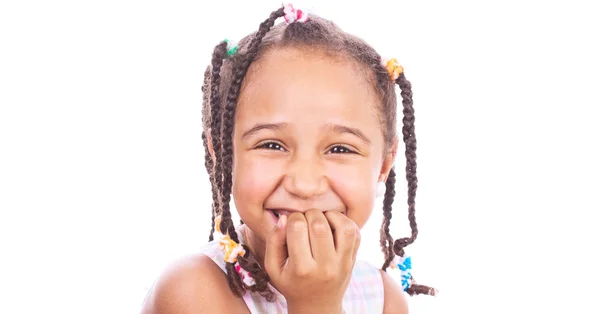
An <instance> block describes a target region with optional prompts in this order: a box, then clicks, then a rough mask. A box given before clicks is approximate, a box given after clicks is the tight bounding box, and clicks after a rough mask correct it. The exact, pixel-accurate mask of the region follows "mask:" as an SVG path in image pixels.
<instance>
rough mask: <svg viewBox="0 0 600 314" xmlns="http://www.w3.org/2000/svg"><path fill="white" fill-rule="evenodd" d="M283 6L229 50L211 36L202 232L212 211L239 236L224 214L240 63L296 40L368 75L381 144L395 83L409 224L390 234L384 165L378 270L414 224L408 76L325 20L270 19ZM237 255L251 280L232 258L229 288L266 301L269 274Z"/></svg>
mask: <svg viewBox="0 0 600 314" xmlns="http://www.w3.org/2000/svg"><path fill="white" fill-rule="evenodd" d="M284 14H285V13H284V8H279V9H278V10H275V11H273V12H271V14H270V15H269V17H268V18H267V19H266V20H264V21H263V22H262V23H261V24H260V26H259V28H258V30H257V31H256V32H254V33H252V34H250V35H248V36H246V37H244V38H243V39H242V40H240V42H239V48H238V51H237V53H236V54H234V55H233V56H229V55H228V54H227V42H226V41H223V42H221V43H219V44H218V45H217V46H216V47H215V48H214V50H213V54H212V60H211V64H210V66H209V67H208V69H207V70H206V72H205V79H204V86H203V92H204V98H203V108H202V114H203V115H204V117H205V118H204V119H203V129H204V132H203V136H202V139H203V142H204V147H205V149H206V150H207V153H206V156H205V165H206V169H207V171H208V172H209V177H210V181H211V187H212V194H213V203H212V205H213V211H212V216H213V222H212V226H211V232H210V235H209V240H211V241H212V240H213V233H214V231H215V222H214V217H215V216H216V215H219V216H220V218H221V219H220V225H219V226H218V228H219V229H220V230H221V231H222V232H223V233H224V234H228V235H229V236H230V238H231V239H232V240H233V241H235V242H236V243H240V239H239V238H238V234H237V232H236V229H235V225H234V223H233V220H232V218H231V209H230V200H231V191H232V165H233V139H232V133H233V127H234V117H235V113H236V108H237V101H238V98H239V95H240V90H241V89H242V86H243V82H244V78H245V76H246V73H247V71H248V68H249V67H250V65H251V64H252V62H255V61H257V60H259V59H260V58H261V57H262V55H263V54H264V53H265V52H266V51H267V50H270V49H277V48H287V47H297V48H308V49H314V50H319V51H322V52H325V53H330V54H332V55H336V56H343V57H347V58H349V60H352V61H353V62H356V63H357V64H358V65H360V66H361V69H363V70H364V72H365V73H364V74H365V76H366V77H367V79H368V80H369V81H370V83H372V84H373V86H375V88H376V91H377V92H378V94H379V98H380V100H381V108H379V110H378V113H379V114H378V118H379V121H380V123H381V125H382V131H383V135H384V141H385V146H386V151H387V152H389V149H391V147H392V146H393V144H394V141H395V136H396V106H397V103H396V93H395V86H396V85H397V86H398V87H399V88H400V91H401V93H400V94H401V96H402V105H403V111H402V112H403V120H402V121H403V128H402V134H403V141H404V143H405V155H406V180H407V182H408V220H409V224H410V227H411V235H410V237H406V238H400V239H397V240H395V241H394V239H393V237H392V236H391V235H390V230H389V226H390V220H391V218H392V204H393V202H394V196H395V183H396V173H395V171H394V169H392V170H391V171H390V173H389V176H388V178H387V180H386V182H385V184H386V193H385V196H384V200H383V216H384V219H383V223H382V225H381V237H380V245H381V249H382V251H383V253H384V257H385V259H384V260H385V262H384V264H383V266H382V270H384V271H385V270H386V269H387V268H388V267H389V265H390V263H391V262H392V260H393V259H394V257H395V256H404V254H405V253H404V248H405V247H406V246H408V245H409V244H412V243H413V242H414V241H415V240H416V237H417V234H418V229H417V224H416V220H415V195H416V189H417V176H416V166H417V163H416V139H415V127H414V121H415V117H414V109H413V101H412V91H411V84H410V82H409V81H408V80H407V79H406V77H405V76H404V73H402V74H400V75H399V76H398V78H397V79H396V80H395V81H392V80H390V76H389V73H388V72H387V70H386V69H385V67H384V66H383V65H382V59H381V56H380V55H379V54H378V53H377V52H376V51H375V50H374V49H373V48H372V47H371V46H369V45H368V44H367V43H366V42H364V41H363V40H362V39H360V38H358V37H356V36H353V35H351V34H348V33H345V32H343V31H342V30H341V29H339V28H338V27H337V26H336V25H335V24H334V23H333V22H331V21H328V20H325V19H323V18H321V17H318V16H314V15H311V17H310V19H309V20H308V21H307V22H305V23H290V24H286V23H280V24H277V25H275V21H276V20H277V19H278V18H280V17H283V16H284ZM207 134H210V141H211V142H210V143H211V144H212V148H213V150H214V154H215V155H214V156H215V157H216V159H215V162H214V164H213V160H212V158H211V156H210V155H209V152H208V146H209V143H208V141H209V138H208V135H207ZM244 249H245V251H246V253H245V255H244V256H243V257H239V258H238V262H239V264H240V266H241V267H242V268H244V269H245V270H246V271H248V272H249V273H250V274H251V276H252V278H254V280H255V284H254V285H251V286H248V285H246V284H245V283H244V282H243V280H242V278H241V276H240V274H239V273H238V272H237V271H236V270H235V265H234V264H233V263H229V262H228V263H227V266H226V269H227V280H228V284H229V286H230V288H231V289H232V291H233V292H234V293H235V294H236V295H238V296H242V295H243V294H244V293H245V292H246V291H247V290H250V291H253V292H258V293H260V294H261V295H262V296H264V297H265V298H266V299H267V300H269V301H273V300H274V298H275V295H274V293H273V292H272V291H270V289H269V288H268V282H269V276H268V274H267V273H266V272H265V271H264V269H262V267H260V265H258V263H257V262H256V261H255V260H254V259H253V258H252V257H251V253H250V250H249V249H248V247H246V246H245V245H244ZM407 293H409V294H410V295H415V294H429V295H433V294H434V293H435V290H434V289H433V288H430V287H427V286H422V285H417V284H412V285H411V286H410V287H409V288H408V290H407Z"/></svg>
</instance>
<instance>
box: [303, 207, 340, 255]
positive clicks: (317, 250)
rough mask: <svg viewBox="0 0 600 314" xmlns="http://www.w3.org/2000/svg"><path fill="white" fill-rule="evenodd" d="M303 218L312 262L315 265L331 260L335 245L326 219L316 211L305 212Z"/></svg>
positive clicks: (321, 213)
mask: <svg viewBox="0 0 600 314" xmlns="http://www.w3.org/2000/svg"><path fill="white" fill-rule="evenodd" d="M304 216H305V217H306V222H307V224H308V235H309V238H310V249H311V252H312V256H313V258H314V260H315V261H316V262H317V263H321V262H324V261H328V260H331V258H333V257H334V256H335V245H334V244H333V234H332V233H331V226H329V222H328V221H327V218H325V215H323V212H321V211H320V210H317V209H311V210H309V211H307V212H306V213H305V214H304Z"/></svg>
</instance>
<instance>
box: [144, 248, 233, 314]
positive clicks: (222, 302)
mask: <svg viewBox="0 0 600 314" xmlns="http://www.w3.org/2000/svg"><path fill="white" fill-rule="evenodd" d="M237 306H241V309H243V308H245V305H244V301H243V300H242V299H241V298H239V297H237V296H236V295H234V294H233V292H232V291H231V289H230V288H229V284H228V283H227V277H226V274H225V273H224V272H223V271H222V270H221V269H220V268H219V266H217V265H216V264H215V263H214V262H213V261H212V260H211V259H210V258H209V257H208V256H205V255H202V254H198V255H194V256H189V257H186V258H183V259H180V260H178V261H176V262H174V263H172V264H171V265H170V266H169V267H168V268H167V269H166V270H165V271H164V272H163V274H162V275H161V276H160V277H159V279H158V280H157V281H156V283H155V284H154V286H153V287H152V289H151V291H150V292H149V293H148V296H147V297H146V300H145V301H144V304H143V306H142V312H141V313H142V314H171V313H181V314H186V313H215V312H221V311H223V309H226V308H229V309H231V310H232V311H233V310H236V309H237Z"/></svg>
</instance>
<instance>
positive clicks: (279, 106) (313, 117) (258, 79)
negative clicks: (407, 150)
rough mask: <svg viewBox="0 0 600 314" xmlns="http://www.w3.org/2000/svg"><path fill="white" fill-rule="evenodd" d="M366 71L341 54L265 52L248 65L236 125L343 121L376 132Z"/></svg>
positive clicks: (372, 91)
mask: <svg viewBox="0 0 600 314" xmlns="http://www.w3.org/2000/svg"><path fill="white" fill-rule="evenodd" d="M367 73H368V72H367V71H366V70H365V69H364V68H363V67H362V66H359V65H357V64H356V63H355V62H352V61H350V60H348V59H347V58H344V57H337V56H332V55H328V54H324V53H322V52H318V51H308V50H304V49H295V48H285V49H272V50H270V51H267V52H266V53H265V54H264V55H263V56H262V57H261V58H260V59H259V60H257V61H256V62H254V63H253V64H252V65H251V66H250V68H249V69H248V73H247V75H246V78H245V79H244V84H243V86H242V89H241V92H240V97H239V103H238V108H237V113H236V128H237V127H238V125H239V124H242V125H254V124H256V123H265V122H288V123H296V124H297V123H302V124H305V125H307V124H311V125H315V124H326V123H336V124H344V125H347V126H350V127H359V128H364V129H365V130H364V131H366V132H368V131H369V129H373V128H374V129H375V130H379V129H380V126H379V119H378V118H377V117H378V114H377V110H378V109H377V108H379V106H380V105H379V103H380V100H379V97H378V96H377V93H376V92H375V88H374V86H373V84H372V83H371V82H370V81H369V80H368V76H367Z"/></svg>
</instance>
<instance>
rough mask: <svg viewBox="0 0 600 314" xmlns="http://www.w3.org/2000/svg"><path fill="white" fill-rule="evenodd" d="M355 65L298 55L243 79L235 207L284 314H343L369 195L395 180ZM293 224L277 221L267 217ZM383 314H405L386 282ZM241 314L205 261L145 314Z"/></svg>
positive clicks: (169, 276)
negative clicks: (278, 294)
mask: <svg viewBox="0 0 600 314" xmlns="http://www.w3.org/2000/svg"><path fill="white" fill-rule="evenodd" d="M359 70H361V69H360V68H359V67H358V66H357V65H356V64H354V63H353V62H351V61H349V60H346V59H344V58H342V57H332V56H328V55H325V54H322V53H319V52H315V51H306V50H299V49H295V48H286V49H277V50H271V51H268V52H266V53H265V54H264V55H263V56H262V58H261V59H260V60H258V61H257V62H254V63H253V64H252V66H251V67H250V69H249V71H248V74H247V76H246V80H245V81H244V86H242V91H241V93H240V98H239V102H238V109H237V113H236V117H235V127H234V133H233V141H234V160H233V189H232V191H233V199H234V202H235V205H236V209H237V210H238V213H239V215H240V217H241V218H242V220H244V222H245V224H246V225H245V227H244V228H243V229H242V232H243V235H244V239H245V242H246V244H247V245H248V246H249V247H250V249H251V251H252V253H253V255H254V256H255V257H256V258H257V260H258V262H259V263H261V265H262V266H263V267H264V268H265V270H266V271H267V273H268V274H269V276H270V277H271V283H272V284H273V286H274V287H275V288H276V289H277V290H278V291H279V292H281V293H282V294H283V295H284V296H285V297H286V301H287V302H288V311H289V313H296V314H298V313H317V314H318V313H341V304H342V303H341V301H342V298H343V295H344V292H345V290H346V287H347V285H348V282H349V280H350V275H351V271H352V268H353V266H354V261H355V258H356V252H357V250H358V247H359V244H360V228H362V227H363V226H364V225H365V223H366V222H367V220H368V219H369V217H370V215H371V213H372V210H373V205H374V200H375V193H376V184H377V182H378V181H385V178H386V177H387V175H388V174H389V171H390V170H391V168H392V166H393V163H394V159H395V154H396V149H397V140H396V141H395V144H394V146H393V147H391V148H387V149H386V147H384V138H383V132H382V129H381V127H382V126H381V125H380V122H379V119H378V117H377V108H378V102H379V99H378V98H377V95H376V93H375V90H374V88H373V86H372V85H371V84H370V83H369V82H367V80H365V78H364V76H363V75H357V71H359ZM274 209H285V210H287V211H289V212H290V213H291V214H290V215H289V216H287V217H284V216H282V217H281V218H280V219H279V220H277V219H274V217H273V215H272V213H271V210H274ZM382 278H383V283H384V298H385V302H384V313H408V309H407V304H406V299H405V296H404V293H403V292H402V290H401V288H400V287H399V286H398V284H396V282H395V281H394V280H392V279H391V278H390V277H389V276H388V275H387V273H385V272H382ZM224 309H226V311H225V312H223V313H248V309H247V308H246V306H245V304H244V302H243V300H242V299H240V298H237V297H236V296H235V295H233V293H232V292H231V291H230V289H229V287H228V285H227V279H226V277H225V274H224V273H223V272H222V271H221V270H220V269H219V268H218V267H217V266H216V265H214V263H213V262H212V261H211V260H210V259H208V258H207V257H205V256H202V255H199V256H193V257H190V258H188V259H186V260H184V261H180V262H179V263H176V264H175V265H174V266H173V267H172V268H170V269H169V270H167V271H166V272H165V274H164V275H163V276H162V277H161V278H160V279H159V281H158V282H157V283H156V284H155V287H154V288H153V290H152V291H151V293H150V294H149V296H148V298H147V300H146V302H145V307H144V311H143V313H221V311H224Z"/></svg>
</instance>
